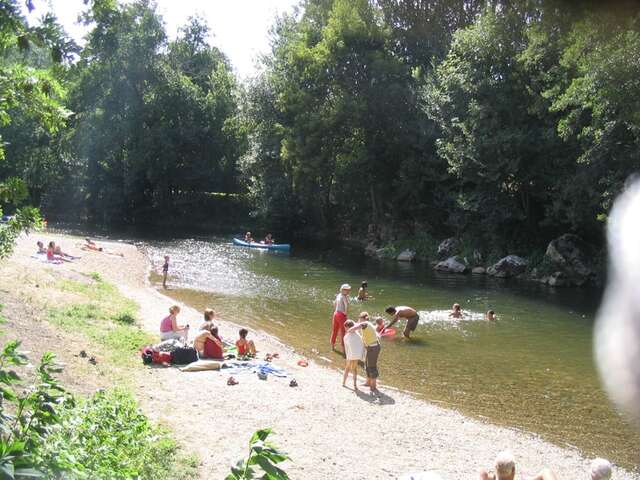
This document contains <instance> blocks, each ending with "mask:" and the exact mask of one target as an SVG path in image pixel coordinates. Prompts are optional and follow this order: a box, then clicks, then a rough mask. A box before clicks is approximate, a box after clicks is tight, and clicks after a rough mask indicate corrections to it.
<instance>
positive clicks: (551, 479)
mask: <svg viewBox="0 0 640 480" xmlns="http://www.w3.org/2000/svg"><path fill="white" fill-rule="evenodd" d="M495 469H496V473H489V472H487V471H486V470H484V469H482V470H480V472H479V474H480V480H514V479H515V478H516V461H515V459H514V457H513V454H512V453H511V452H509V451H508V450H505V451H503V452H500V453H499V454H498V456H497V457H496V460H495ZM529 480H556V476H555V475H554V474H553V472H552V471H551V470H549V469H547V468H545V469H544V470H542V471H541V472H540V473H539V474H538V475H536V476H535V477H531V478H530V479H529Z"/></svg>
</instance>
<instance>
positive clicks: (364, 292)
mask: <svg viewBox="0 0 640 480" xmlns="http://www.w3.org/2000/svg"><path fill="white" fill-rule="evenodd" d="M368 288H369V284H368V283H367V282H366V280H365V281H364V282H362V283H361V284H360V288H359V289H358V301H360V302H364V301H365V300H369V292H368Z"/></svg>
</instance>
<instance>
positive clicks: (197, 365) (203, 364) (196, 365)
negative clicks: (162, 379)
mask: <svg viewBox="0 0 640 480" xmlns="http://www.w3.org/2000/svg"><path fill="white" fill-rule="evenodd" d="M220 368H222V362H218V361H217V360H198V361H196V362H193V363H190V364H189V365H187V366H186V367H182V368H181V369H180V371H181V372H202V371H204V370H220Z"/></svg>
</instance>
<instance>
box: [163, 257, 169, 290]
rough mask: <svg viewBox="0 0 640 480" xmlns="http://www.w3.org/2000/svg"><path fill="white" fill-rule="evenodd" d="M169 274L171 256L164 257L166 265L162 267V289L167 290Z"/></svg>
mask: <svg viewBox="0 0 640 480" xmlns="http://www.w3.org/2000/svg"><path fill="white" fill-rule="evenodd" d="M168 274H169V255H165V256H164V265H162V287H163V288H167V275H168Z"/></svg>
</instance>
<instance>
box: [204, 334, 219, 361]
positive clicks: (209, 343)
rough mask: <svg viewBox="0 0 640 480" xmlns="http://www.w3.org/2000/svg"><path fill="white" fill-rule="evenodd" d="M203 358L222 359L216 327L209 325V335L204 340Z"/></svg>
mask: <svg viewBox="0 0 640 480" xmlns="http://www.w3.org/2000/svg"><path fill="white" fill-rule="evenodd" d="M202 357H203V358H213V359H216V360H222V359H224V349H223V345H222V339H221V338H220V337H219V336H218V327H211V336H210V337H207V338H206V339H205V341H204V352H203V355H202Z"/></svg>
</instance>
